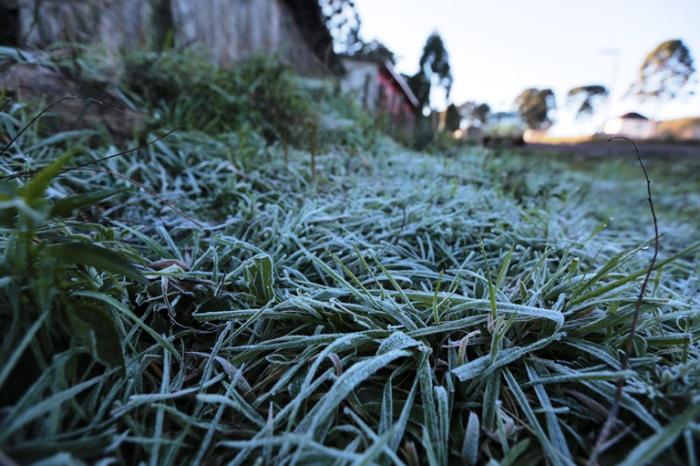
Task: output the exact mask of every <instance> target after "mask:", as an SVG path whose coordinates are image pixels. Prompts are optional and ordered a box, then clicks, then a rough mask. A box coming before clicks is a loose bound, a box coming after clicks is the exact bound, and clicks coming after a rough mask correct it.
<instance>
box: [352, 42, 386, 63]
mask: <svg viewBox="0 0 700 466" xmlns="http://www.w3.org/2000/svg"><path fill="white" fill-rule="evenodd" d="M353 55H355V56H361V57H365V58H371V59H376V60H381V61H383V62H385V61H389V62H391V63H396V59H395V57H394V52H392V51H391V50H389V48H388V47H387V46H386V45H384V44H382V43H381V42H379V41H378V40H373V41H371V42H366V43H363V44H362V46H361V47H360V48H359V49H358V50H357V51H356V52H354V53H353Z"/></svg>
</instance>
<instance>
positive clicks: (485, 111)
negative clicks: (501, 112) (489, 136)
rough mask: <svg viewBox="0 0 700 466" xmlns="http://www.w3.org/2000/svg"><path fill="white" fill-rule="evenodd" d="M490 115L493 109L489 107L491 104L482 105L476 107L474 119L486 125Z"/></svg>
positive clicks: (473, 113) (473, 112)
mask: <svg viewBox="0 0 700 466" xmlns="http://www.w3.org/2000/svg"><path fill="white" fill-rule="evenodd" d="M490 113H491V107H489V104H487V103H481V104H479V105H477V106H476V107H474V110H472V118H474V119H475V120H477V121H479V122H481V124H484V123H486V120H487V119H488V117H489V114H490Z"/></svg>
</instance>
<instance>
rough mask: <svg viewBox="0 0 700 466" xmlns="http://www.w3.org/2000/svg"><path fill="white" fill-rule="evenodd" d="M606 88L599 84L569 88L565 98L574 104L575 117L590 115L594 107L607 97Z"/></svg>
mask: <svg viewBox="0 0 700 466" xmlns="http://www.w3.org/2000/svg"><path fill="white" fill-rule="evenodd" d="M608 94H609V93H608V89H607V88H606V87H605V86H602V85H600V84H590V85H587V86H579V87H574V88H573V89H569V92H568V93H567V100H568V101H569V103H572V104H575V105H576V106H577V107H578V108H577V109H576V118H583V117H584V116H591V115H592V114H593V112H595V110H596V108H597V107H598V106H599V105H600V104H601V103H602V102H604V101H605V100H606V99H607V98H608Z"/></svg>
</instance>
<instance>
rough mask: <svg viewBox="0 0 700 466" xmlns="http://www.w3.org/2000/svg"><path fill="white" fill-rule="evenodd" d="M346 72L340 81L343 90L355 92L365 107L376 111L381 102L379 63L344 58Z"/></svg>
mask: <svg viewBox="0 0 700 466" xmlns="http://www.w3.org/2000/svg"><path fill="white" fill-rule="evenodd" d="M343 66H344V67H345V70H346V74H345V76H344V77H343V80H342V81H341V83H340V88H341V90H342V91H343V92H347V93H350V94H354V95H355V96H356V97H357V101H358V102H360V104H361V105H363V106H364V107H365V108H367V109H369V110H371V111H376V110H377V105H378V104H379V64H378V63H374V62H367V61H360V60H352V59H347V58H346V59H343Z"/></svg>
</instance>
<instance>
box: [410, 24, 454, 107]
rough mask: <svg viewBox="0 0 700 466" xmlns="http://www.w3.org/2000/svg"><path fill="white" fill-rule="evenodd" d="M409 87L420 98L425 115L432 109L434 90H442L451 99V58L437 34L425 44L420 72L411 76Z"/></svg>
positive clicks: (430, 37) (431, 36) (433, 34)
mask: <svg viewBox="0 0 700 466" xmlns="http://www.w3.org/2000/svg"><path fill="white" fill-rule="evenodd" d="M408 85H409V86H410V87H411V90H412V91H413V93H414V94H415V95H416V97H417V98H418V102H419V103H420V106H421V108H422V110H423V113H424V114H425V113H427V112H429V111H430V109H431V105H430V104H431V94H432V91H433V90H434V89H438V88H440V89H442V91H443V92H444V94H445V99H448V98H449V96H450V90H451V89H452V70H451V69H450V56H449V54H448V53H447V49H446V48H445V44H444V43H443V41H442V38H441V37H440V35H439V34H438V33H437V32H434V33H432V34H431V35H430V36H429V37H428V40H427V41H426V42H425V46H424V47H423V54H422V55H421V57H420V63H419V69H418V72H417V73H416V74H415V75H413V76H411V78H410V79H409V81H408Z"/></svg>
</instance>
